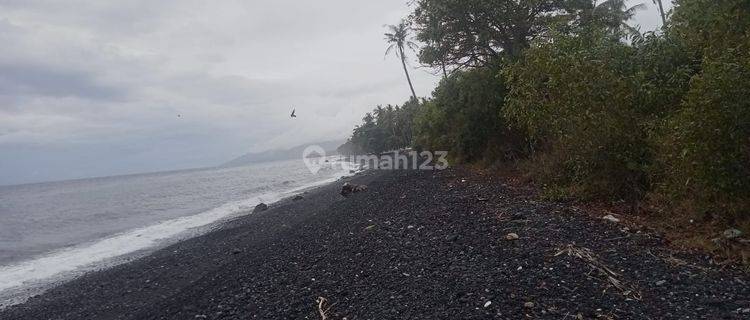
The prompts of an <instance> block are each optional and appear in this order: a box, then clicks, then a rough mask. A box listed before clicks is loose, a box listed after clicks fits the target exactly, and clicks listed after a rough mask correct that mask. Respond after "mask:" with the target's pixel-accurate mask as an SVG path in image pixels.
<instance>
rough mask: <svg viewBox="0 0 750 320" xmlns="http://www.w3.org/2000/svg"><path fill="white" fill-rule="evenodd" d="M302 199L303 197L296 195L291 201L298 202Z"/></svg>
mask: <svg viewBox="0 0 750 320" xmlns="http://www.w3.org/2000/svg"><path fill="white" fill-rule="evenodd" d="M304 198H305V197H303V196H302V195H301V194H298V195H296V196H294V198H292V201H300V200H302V199H304Z"/></svg>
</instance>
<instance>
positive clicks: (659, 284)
mask: <svg viewBox="0 0 750 320" xmlns="http://www.w3.org/2000/svg"><path fill="white" fill-rule="evenodd" d="M666 283H667V280H659V281H656V285H657V286H660V287H661V286H663V285H664V284H666Z"/></svg>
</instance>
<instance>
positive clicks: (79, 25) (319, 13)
mask: <svg viewBox="0 0 750 320" xmlns="http://www.w3.org/2000/svg"><path fill="white" fill-rule="evenodd" d="M645 1H647V3H645V4H646V5H648V6H649V7H650V8H649V9H648V10H644V11H642V12H640V13H639V14H638V16H637V17H636V19H635V21H634V22H633V24H639V25H642V29H643V30H651V29H654V28H656V27H657V26H658V25H659V16H658V13H657V12H656V11H655V9H654V8H653V5H652V3H651V1H650V0H645ZM407 2H410V1H409V0H378V1H364V0H360V1H354V0H320V1H301V0H274V1H259V0H214V1H203V0H159V1H153V0H111V1H101V0H0V43H2V44H3V50H0V185H9V184H19V183H30V182H40V181H50V180H65V179H74V178H84V177H95V176H110V175H119V174H131V173H139V172H154V171H166V170H177V169H186V168H198V167H208V166H214V165H218V164H221V163H224V162H226V161H228V160H231V159H232V158H234V157H237V156H239V155H242V154H244V153H247V152H258V151H264V150H269V149H283V148H291V147H294V146H298V145H301V144H305V143H311V142H318V141H327V140H338V139H340V140H343V139H345V138H347V137H348V135H349V134H350V133H351V130H352V128H353V127H354V126H355V125H356V124H357V123H359V121H360V119H361V118H362V116H363V115H364V114H365V113H366V112H368V111H370V110H371V109H372V108H374V107H375V106H376V105H384V104H400V103H403V102H404V101H406V100H408V98H409V95H410V91H409V88H408V86H407V84H406V81H405V79H404V75H403V70H402V68H401V65H400V63H399V62H398V60H397V58H395V57H393V56H391V57H385V56H384V52H385V48H386V45H385V43H384V40H383V33H384V32H385V27H384V25H385V24H396V23H398V21H399V20H400V19H401V18H402V17H404V16H406V15H408V14H409V12H410V8H409V7H408V4H407ZM633 3H637V2H633ZM412 57H413V55H412ZM411 65H412V66H413V67H416V66H418V65H419V64H418V63H417V62H416V61H415V60H413V59H412V61H411ZM410 72H411V75H412V79H413V81H414V86H415V89H416V91H417V95H419V96H425V97H426V96H429V94H430V93H431V91H432V90H433V89H434V87H435V85H436V84H437V82H438V81H439V77H437V76H435V75H433V74H432V73H431V72H430V70H427V69H424V68H413V69H411V70H410ZM293 108H296V110H297V111H296V113H297V116H298V117H297V118H295V119H292V118H291V117H289V114H290V112H291V110H292V109H293Z"/></svg>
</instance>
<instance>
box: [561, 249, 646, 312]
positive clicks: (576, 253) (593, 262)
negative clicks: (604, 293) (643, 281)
mask: <svg viewBox="0 0 750 320" xmlns="http://www.w3.org/2000/svg"><path fill="white" fill-rule="evenodd" d="M563 254H567V255H568V256H569V257H574V258H578V259H581V260H583V261H584V262H586V264H588V265H589V267H591V269H593V270H596V271H597V272H598V273H599V275H600V276H602V277H603V278H604V280H605V281H607V282H609V283H610V284H611V285H612V286H613V287H615V288H617V289H618V290H620V293H621V294H622V295H623V296H625V297H629V298H632V299H635V300H638V301H640V300H641V298H642V296H641V293H640V291H638V290H637V289H636V288H635V287H633V286H629V285H627V284H625V283H624V282H622V281H621V280H619V279H618V277H620V275H619V274H618V273H617V272H614V271H613V270H612V269H611V268H609V267H608V266H607V265H606V264H604V263H603V262H602V261H601V260H599V257H597V256H596V254H595V253H594V252H593V251H591V249H588V248H584V247H576V246H575V245H572V244H569V245H567V246H565V247H563V248H561V249H560V250H558V252H557V253H556V254H555V257H557V256H560V255H563Z"/></svg>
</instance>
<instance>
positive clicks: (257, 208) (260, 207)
mask: <svg viewBox="0 0 750 320" xmlns="http://www.w3.org/2000/svg"><path fill="white" fill-rule="evenodd" d="M266 210H268V205H267V204H265V203H263V202H261V203H260V204H258V205H257V206H255V209H253V213H258V212H263V211H266Z"/></svg>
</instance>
